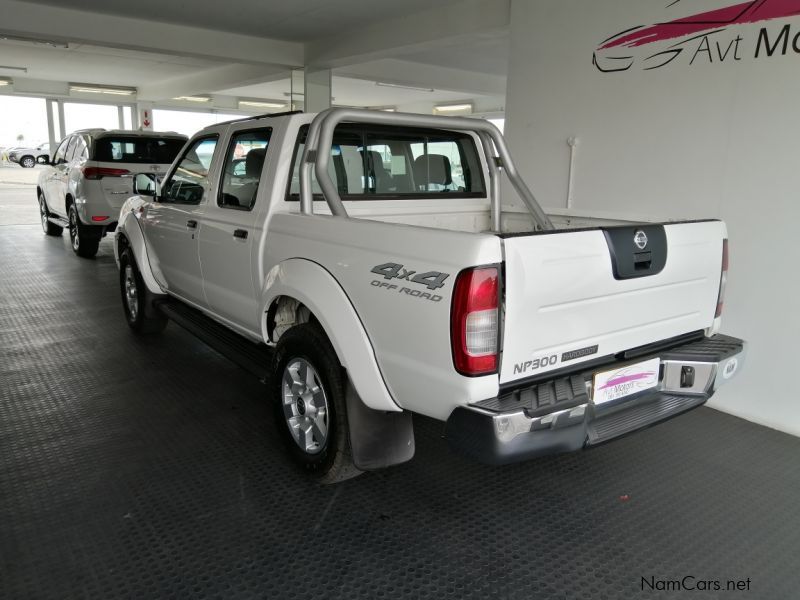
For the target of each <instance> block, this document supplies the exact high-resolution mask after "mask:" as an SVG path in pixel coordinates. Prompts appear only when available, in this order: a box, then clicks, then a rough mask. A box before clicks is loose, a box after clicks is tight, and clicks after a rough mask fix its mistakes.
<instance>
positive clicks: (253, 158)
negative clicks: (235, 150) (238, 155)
mask: <svg viewBox="0 0 800 600" xmlns="http://www.w3.org/2000/svg"><path fill="white" fill-rule="evenodd" d="M266 156H267V149H266V148H253V149H252V150H250V152H248V153H247V156H246V157H245V159H244V172H245V175H246V176H247V177H253V178H254V179H258V178H260V177H261V170H262V169H263V168H264V158H265V157H266Z"/></svg>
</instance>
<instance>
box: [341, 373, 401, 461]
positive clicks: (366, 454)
mask: <svg viewBox="0 0 800 600" xmlns="http://www.w3.org/2000/svg"><path fill="white" fill-rule="evenodd" d="M346 397H347V423H348V425H349V429H350V446H351V450H352V453H353V463H354V464H355V466H356V467H357V468H358V469H361V470H362V471H374V470H376V469H383V468H385V467H391V466H392V465H399V464H400V463H404V462H406V461H409V460H411V459H412V458H413V457H414V450H415V445H414V424H413V422H412V420H411V413H410V412H408V411H403V412H384V411H380V410H373V409H371V408H369V407H368V406H367V405H366V404H364V403H363V402H362V401H361V398H359V396H358V394H357V393H356V391H355V389H353V385H352V384H351V383H350V380H349V379H348V381H347V392H346Z"/></svg>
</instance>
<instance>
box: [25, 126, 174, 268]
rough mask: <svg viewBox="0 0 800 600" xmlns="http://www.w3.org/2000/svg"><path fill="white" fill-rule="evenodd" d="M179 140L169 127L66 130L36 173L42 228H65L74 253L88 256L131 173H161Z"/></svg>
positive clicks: (57, 231) (55, 231) (111, 220)
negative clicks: (156, 129)
mask: <svg viewBox="0 0 800 600" xmlns="http://www.w3.org/2000/svg"><path fill="white" fill-rule="evenodd" d="M185 142H186V136H183V135H180V134H177V133H172V132H170V133H159V132H154V131H123V130H114V131H106V130H104V129H85V130H81V131H76V132H75V133H72V134H70V135H68V136H67V137H66V138H65V139H64V140H63V141H62V142H61V143H60V144H59V145H58V148H57V149H56V151H55V153H54V155H53V159H52V161H51V162H50V163H48V165H49V166H47V167H46V168H45V169H43V170H42V173H41V174H40V175H39V182H38V185H37V188H36V193H37V196H38V199H39V214H40V215H41V220H42V229H44V232H45V233H46V234H47V235H61V232H62V231H63V230H64V228H65V227H68V228H69V236H70V241H71V242H72V249H73V250H74V251H75V253H76V254H77V255H78V256H83V257H85V258H91V257H93V256H94V255H95V254H97V248H98V246H99V244H100V240H101V238H103V237H104V236H105V235H106V233H107V232H109V231H114V230H115V229H116V226H117V217H118V215H119V209H120V207H121V206H122V203H123V202H124V201H125V200H126V199H127V198H128V196H130V195H132V194H133V181H134V177H135V176H137V175H139V174H141V173H146V174H148V175H149V176H150V177H152V178H153V179H156V178H158V177H161V176H162V175H163V174H164V173H165V172H166V170H167V169H168V168H169V166H170V164H171V163H172V161H173V159H174V158H175V157H176V156H177V154H178V152H180V150H181V148H182V147H183V145H184V143H185Z"/></svg>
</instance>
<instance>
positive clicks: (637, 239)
mask: <svg viewBox="0 0 800 600" xmlns="http://www.w3.org/2000/svg"><path fill="white" fill-rule="evenodd" d="M633 243H634V244H636V247H637V248H638V249H639V250H644V248H645V246H647V235H646V234H645V232H644V231H642V230H641V229H639V230H637V231H636V233H634V234H633Z"/></svg>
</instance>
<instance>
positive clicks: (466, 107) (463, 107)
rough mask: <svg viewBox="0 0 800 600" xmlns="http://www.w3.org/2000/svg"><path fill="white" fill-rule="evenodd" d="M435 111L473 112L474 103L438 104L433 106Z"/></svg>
mask: <svg viewBox="0 0 800 600" xmlns="http://www.w3.org/2000/svg"><path fill="white" fill-rule="evenodd" d="M433 112H435V113H454V112H470V113H471V112H472V103H469V102H464V103H462V104H437V105H436V106H434V107H433Z"/></svg>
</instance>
